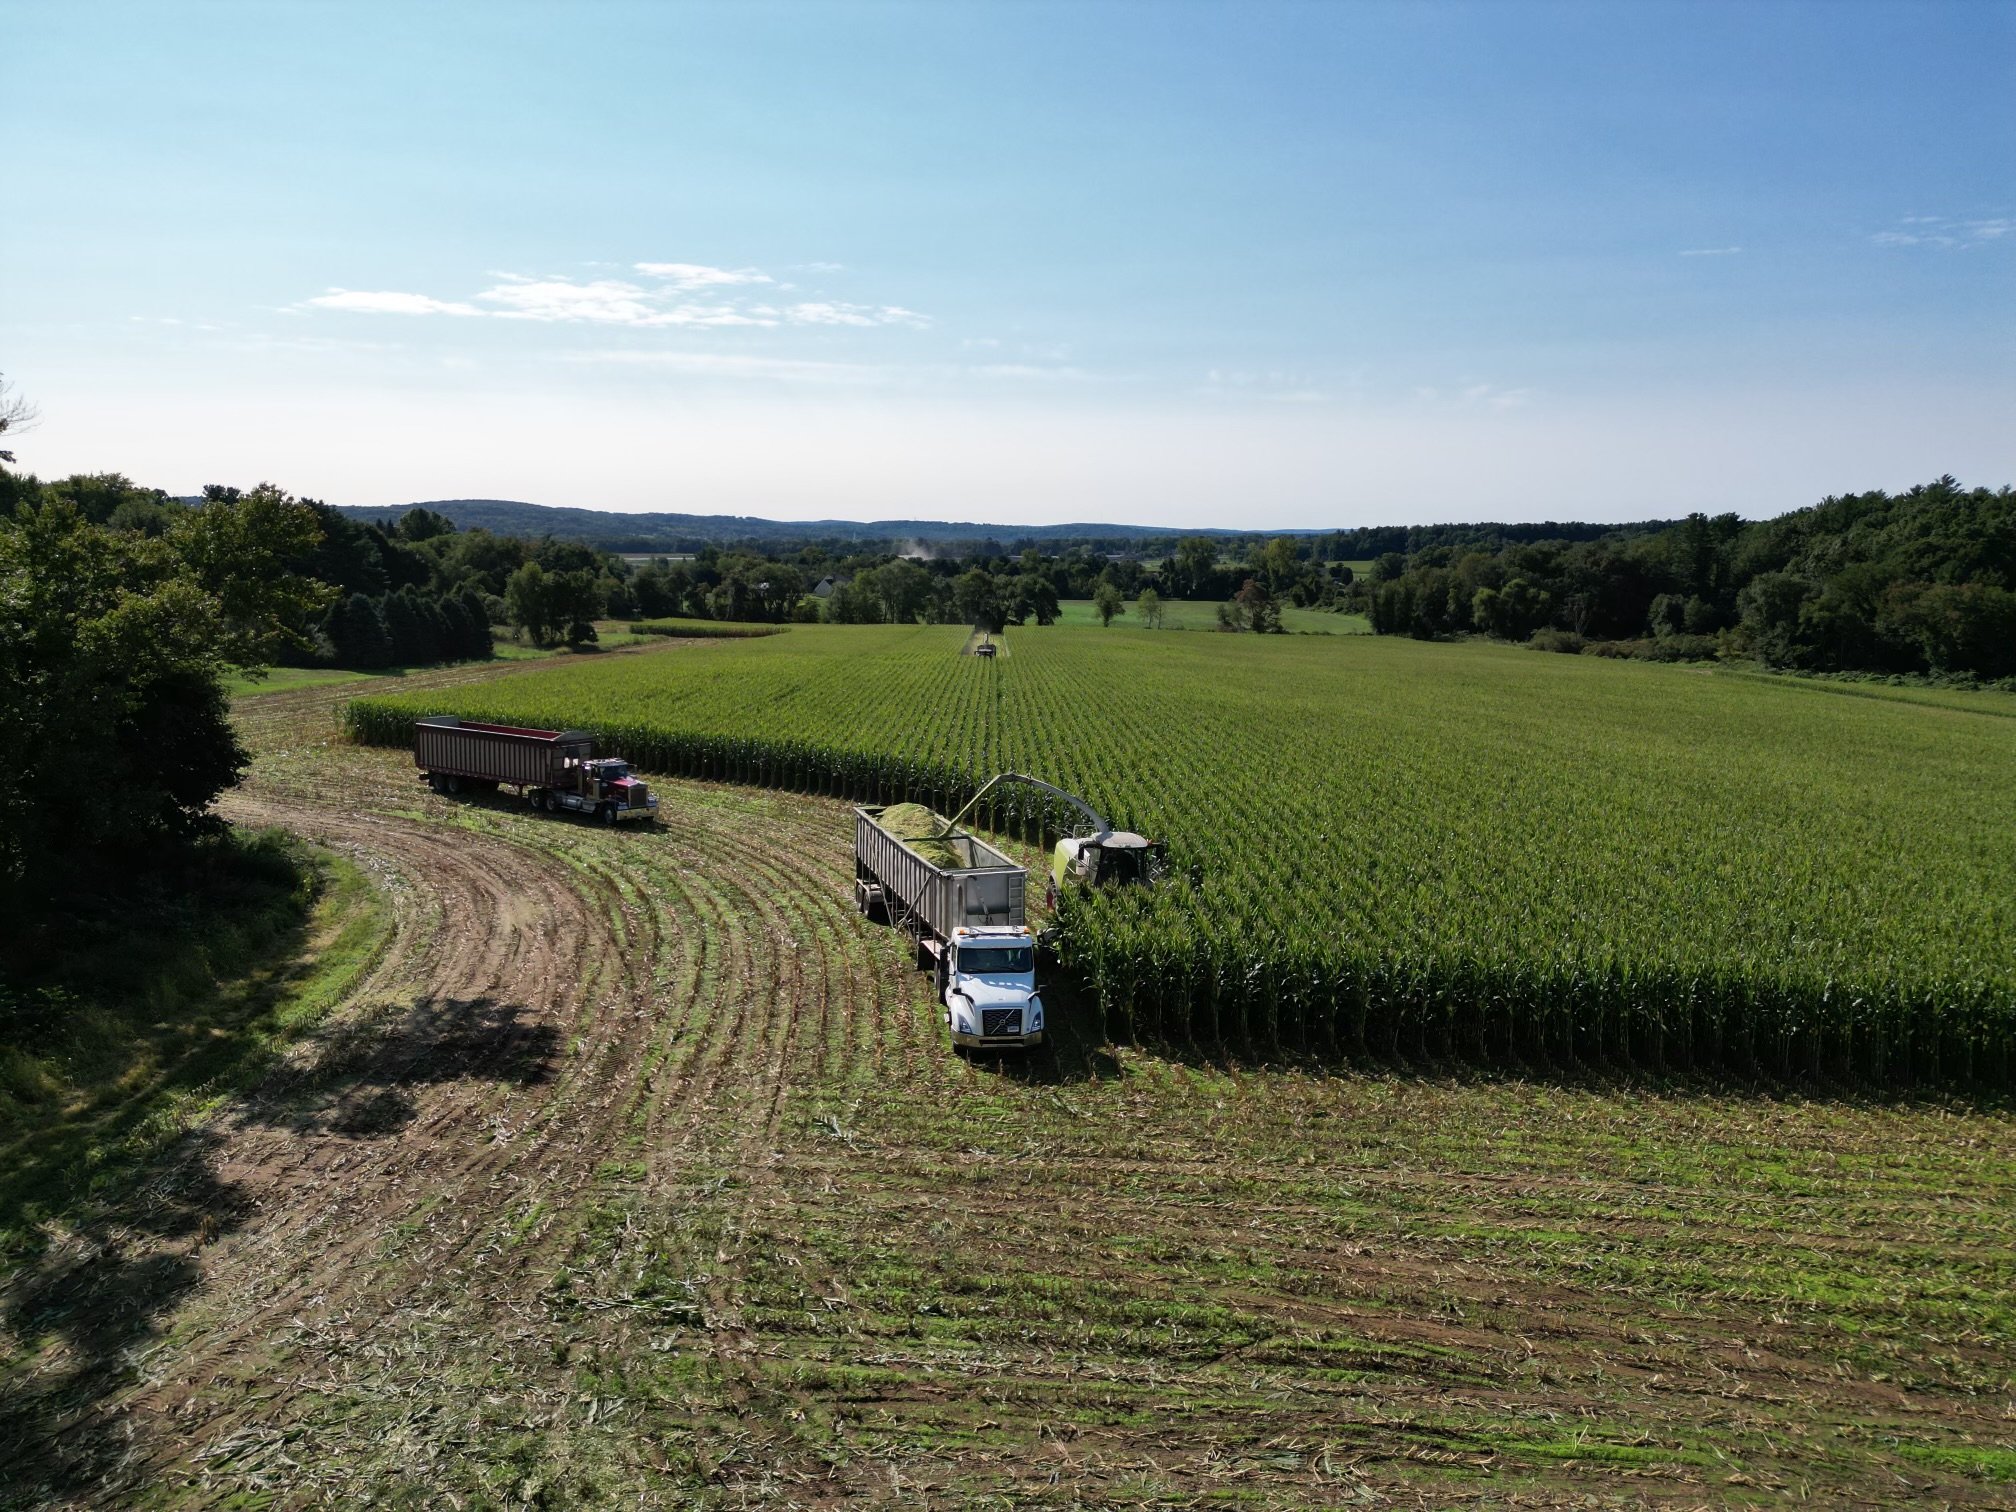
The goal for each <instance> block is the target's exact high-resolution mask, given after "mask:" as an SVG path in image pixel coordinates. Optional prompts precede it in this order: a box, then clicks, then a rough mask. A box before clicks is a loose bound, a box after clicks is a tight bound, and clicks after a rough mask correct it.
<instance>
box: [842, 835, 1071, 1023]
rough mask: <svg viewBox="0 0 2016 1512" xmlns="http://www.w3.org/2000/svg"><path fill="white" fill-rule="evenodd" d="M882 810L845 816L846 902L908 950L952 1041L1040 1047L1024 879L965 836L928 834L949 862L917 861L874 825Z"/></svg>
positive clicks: (912, 851)
mask: <svg viewBox="0 0 2016 1512" xmlns="http://www.w3.org/2000/svg"><path fill="white" fill-rule="evenodd" d="M886 812H887V809H885V808H857V809H855V810H854V903H855V906H856V907H857V908H859V909H860V911H861V912H862V913H864V914H866V915H867V916H868V917H870V918H875V917H877V916H880V917H881V918H883V919H886V920H887V921H888V922H889V923H891V924H894V925H897V926H898V927H899V928H901V929H903V930H905V931H906V932H907V933H908V934H909V935H910V936H911V938H912V939H914V940H915V941H916V943H917V964H918V966H919V967H920V968H922V969H923V970H926V971H929V972H931V974H932V981H933V985H934V988H935V990H936V992H937V996H938V1000H939V1002H940V1004H941V1005H942V1006H943V1008H944V1014H945V1024H946V1027H947V1028H948V1029H949V1030H950V1031H951V1034H952V1043H953V1044H955V1045H958V1046H960V1047H962V1048H965V1049H975V1050H981V1049H985V1050H995V1049H1016V1048H1022V1047H1027V1046H1031V1045H1040V1044H1041V1043H1042V1042H1043V1034H1044V1027H1043V999H1042V997H1041V996H1040V995H1039V994H1038V992H1037V988H1036V937H1035V935H1034V934H1033V933H1032V932H1031V931H1030V928H1029V925H1028V922H1027V920H1026V917H1025V914H1024V904H1025V901H1026V898H1027V894H1028V888H1029V874H1028V873H1027V872H1025V871H1024V870H1023V869H1022V868H1021V867H1019V866H1017V865H1016V864H1015V863H1014V862H1013V861H1011V860H1009V859H1008V857H1006V856H1004V855H1002V854H1001V852H999V851H998V850H996V849H994V847H993V846H991V845H988V844H987V843H986V842H985V841H983V840H980V839H978V838H976V837H975V836H973V835H969V834H963V833H950V834H945V835H942V836H935V837H933V839H932V842H931V843H932V848H933V850H934V851H937V852H938V853H939V854H940V855H944V856H949V857H950V858H951V860H952V861H953V862H956V863H957V864H954V865H947V864H944V863H943V862H941V861H934V860H930V859H927V858H926V857H925V856H924V855H922V854H920V853H919V852H918V850H917V849H916V847H915V846H914V845H913V844H912V842H910V841H909V840H906V839H905V838H903V837H902V836H901V835H898V834H896V833H894V832H893V831H892V830H890V829H888V828H887V827H885V826H884V825H883V823H882V815H883V814H885V813H886Z"/></svg>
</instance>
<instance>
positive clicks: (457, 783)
mask: <svg viewBox="0 0 2016 1512" xmlns="http://www.w3.org/2000/svg"><path fill="white" fill-rule="evenodd" d="M442 786H443V787H445V788H447V790H448V791H449V792H451V793H459V792H461V791H462V779H461V778H460V777H457V776H456V775H455V774H454V773H453V772H450V773H449V774H448V776H447V777H446V778H445V779H444V780H443V782H442Z"/></svg>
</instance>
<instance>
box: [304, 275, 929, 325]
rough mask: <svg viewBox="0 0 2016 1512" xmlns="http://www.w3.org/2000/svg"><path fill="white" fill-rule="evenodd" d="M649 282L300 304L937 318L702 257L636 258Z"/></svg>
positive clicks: (662, 316)
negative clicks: (816, 293)
mask: <svg viewBox="0 0 2016 1512" xmlns="http://www.w3.org/2000/svg"><path fill="white" fill-rule="evenodd" d="M634 267H635V270H636V271H637V272H639V273H642V274H644V275H645V277H646V279H648V280H649V281H648V282H645V281H637V280H632V279H626V278H586V279H583V278H569V277H564V276H562V277H544V278H533V277H528V276H526V275H524V274H520V273H495V274H492V275H491V276H492V277H493V278H495V279H496V280H497V281H496V282H495V283H494V284H492V285H491V286H490V287H489V288H487V289H484V290H482V291H481V292H479V293H476V294H473V295H471V296H470V297H469V298H468V299H439V298H436V297H435V296H433V295H431V294H415V293H407V292H403V291H396V290H389V289H379V290H364V289H342V288H335V289H330V290H329V291H328V292H327V293H324V294H318V295H316V296H315V297H313V298H312V299H305V300H303V301H301V303H300V304H299V305H297V306H296V307H295V308H297V309H303V310H339V311H344V312H347V313H351V314H365V315H458V316H488V317H490V318H492V319H497V320H531V321H540V322H544V323H548V324H570V325H598V326H627V327H631V328H633V329H643V330H650V329H658V328H677V327H695V328H703V329H704V328H721V327H729V326H759V327H778V326H910V327H922V326H927V325H929V324H930V323H931V322H930V319H929V317H927V316H924V315H921V314H919V313H918V312H917V311H915V310H911V309H906V308H904V307H903V306H901V305H884V304H856V303H850V302H847V301H841V300H827V299H821V300H800V301H797V302H792V303H773V302H768V301H765V300H764V299H763V298H762V297H761V295H760V293H759V291H760V290H761V289H763V288H764V287H765V286H769V287H771V288H774V289H777V290H786V289H789V288H790V287H791V285H789V284H780V283H778V281H777V280H776V279H774V278H772V277H771V276H770V275H769V274H767V273H764V272H762V271H760V270H759V269H756V268H713V267H708V266H706V265H704V264H701V263H670V262H666V263H659V262H646V263H637V264H635V265H634Z"/></svg>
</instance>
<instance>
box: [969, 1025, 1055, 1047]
mask: <svg viewBox="0 0 2016 1512" xmlns="http://www.w3.org/2000/svg"><path fill="white" fill-rule="evenodd" d="M952 1043H953V1044H955V1045H958V1046H959V1047H960V1048H961V1049H965V1050H1026V1049H1029V1048H1031V1047H1033V1046H1036V1045H1040V1044H1042V1043H1043V1031H1042V1030H1041V1029H1038V1030H1037V1031H1036V1032H1035V1033H1034V1034H996V1035H987V1034H961V1033H960V1032H959V1031H958V1030H957V1029H954V1030H953V1031H952Z"/></svg>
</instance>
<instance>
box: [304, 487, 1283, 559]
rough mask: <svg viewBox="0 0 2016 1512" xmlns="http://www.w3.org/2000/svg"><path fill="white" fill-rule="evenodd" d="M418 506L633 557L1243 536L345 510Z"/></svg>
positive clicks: (488, 526)
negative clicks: (752, 548) (743, 549)
mask: <svg viewBox="0 0 2016 1512" xmlns="http://www.w3.org/2000/svg"><path fill="white" fill-rule="evenodd" d="M414 508H420V509H431V510H433V511H434V512H435V513H437V514H441V515H445V516H446V517H447V518H449V519H450V520H453V521H454V522H455V523H456V525H458V526H460V527H461V528H463V529H464V530H470V529H476V528H478V527H480V528H482V529H484V530H490V531H495V532H496V533H498V534H499V535H520V536H546V535H550V536H553V537H554V538H555V539H557V540H569V541H580V542H582V543H584V544H586V545H589V546H595V547H598V548H600V549H602V550H604V551H631V552H644V551H667V552H676V551H696V550H698V549H699V548H700V547H702V546H707V545H714V546H726V545H731V544H735V545H759V546H769V547H777V546H782V545H787V544H799V543H806V542H812V541H819V542H845V543H848V544H860V545H871V544H884V543H912V542H914V543H918V544H921V545H948V546H949V545H961V546H964V545H971V544H973V543H976V542H981V541H992V542H996V543H998V544H999V545H1000V546H1001V547H1002V548H1003V549H1004V550H1009V551H1014V550H1019V549H1020V548H1021V547H1022V546H1024V545H1034V544H1041V545H1045V546H1049V547H1051V548H1053V549H1055V548H1057V547H1060V546H1063V545H1072V544H1077V543H1081V542H1082V543H1085V544H1088V545H1094V546H1098V547H1100V548H1101V549H1104V550H1108V551H1120V550H1125V549H1128V548H1130V547H1135V546H1141V545H1145V544H1149V543H1152V542H1165V543H1166V542H1167V541H1170V540H1172V539H1174V538H1175V537H1177V536H1183V535H1214V536H1235V535H1240V534H1243V533H1244V532H1240V531H1234V530H1194V529H1193V530H1176V529H1171V528H1167V527H1162V526H1154V525H1097V524H1087V525H984V524H983V525H967V524H961V523H959V522H957V521H954V520H765V519H760V518H757V517H756V516H753V515H699V514H616V513H614V512H612V511H609V510H602V509H568V508H560V507H556V506H553V505H550V504H522V503H519V502H517V501H516V500H512V499H423V500H419V501H416V503H413V504H394V505H387V506H385V507H383V508H365V507H360V506H354V505H352V506H345V507H343V509H342V513H344V514H346V515H349V516H350V517H351V518H352V519H358V520H377V521H383V522H389V521H392V520H396V519H398V518H399V516H400V515H402V514H404V513H405V512H406V511H407V510H409V509H414ZM1273 533H1274V534H1280V533H1281V532H1273ZM1295 533H1297V534H1312V533H1313V532H1295Z"/></svg>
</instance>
